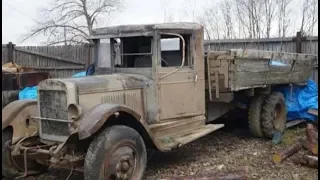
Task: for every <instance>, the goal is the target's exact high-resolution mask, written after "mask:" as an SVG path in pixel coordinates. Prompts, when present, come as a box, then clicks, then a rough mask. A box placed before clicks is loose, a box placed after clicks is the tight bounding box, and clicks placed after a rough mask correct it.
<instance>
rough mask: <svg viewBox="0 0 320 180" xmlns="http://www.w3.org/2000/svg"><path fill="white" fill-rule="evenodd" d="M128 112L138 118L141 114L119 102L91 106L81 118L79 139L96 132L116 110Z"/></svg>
mask: <svg viewBox="0 0 320 180" xmlns="http://www.w3.org/2000/svg"><path fill="white" fill-rule="evenodd" d="M120 111H121V112H126V113H128V114H130V115H132V116H133V117H134V118H135V119H136V120H140V118H141V116H140V115H139V114H138V113H136V112H135V111H133V110H132V109H130V108H129V107H127V106H124V105H119V104H99V105H97V106H95V107H93V108H91V109H90V110H89V111H88V112H86V113H85V114H84V115H82V116H81V118H80V119H79V127H78V135H79V139H85V138H88V137H90V136H91V135H92V134H94V133H96V132H97V131H98V130H99V129H100V128H101V127H102V126H103V124H104V123H105V122H106V121H107V120H108V119H109V117H110V116H112V115H113V114H114V113H116V112H120Z"/></svg>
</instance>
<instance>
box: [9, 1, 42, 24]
mask: <svg viewBox="0 0 320 180" xmlns="http://www.w3.org/2000/svg"><path fill="white" fill-rule="evenodd" d="M3 3H4V4H5V5H7V6H8V7H9V8H11V9H13V10H15V11H17V12H18V13H20V14H22V15H24V16H26V17H28V18H29V19H31V20H33V21H35V22H37V23H39V21H37V20H36V19H34V18H32V17H30V16H29V15H27V14H26V13H24V12H22V11H20V10H18V9H17V8H15V7H13V6H11V5H10V4H8V3H7V2H3Z"/></svg>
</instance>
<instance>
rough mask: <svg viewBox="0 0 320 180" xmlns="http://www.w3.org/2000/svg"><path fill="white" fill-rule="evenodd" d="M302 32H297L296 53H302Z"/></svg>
mask: <svg viewBox="0 0 320 180" xmlns="http://www.w3.org/2000/svg"><path fill="white" fill-rule="evenodd" d="M301 44H302V43H301V32H300V31H299V32H297V39H296V53H301Z"/></svg>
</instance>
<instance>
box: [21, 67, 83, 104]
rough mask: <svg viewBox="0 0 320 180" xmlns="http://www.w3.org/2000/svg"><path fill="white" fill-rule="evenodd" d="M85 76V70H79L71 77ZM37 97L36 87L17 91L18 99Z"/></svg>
mask: <svg viewBox="0 0 320 180" xmlns="http://www.w3.org/2000/svg"><path fill="white" fill-rule="evenodd" d="M83 76H86V72H85V71H83V72H79V73H76V74H74V75H73V76H72V77H83ZM37 97H38V87H37V86H33V87H25V88H24V89H22V90H21V91H20V92H19V99H20V100H21V99H37Z"/></svg>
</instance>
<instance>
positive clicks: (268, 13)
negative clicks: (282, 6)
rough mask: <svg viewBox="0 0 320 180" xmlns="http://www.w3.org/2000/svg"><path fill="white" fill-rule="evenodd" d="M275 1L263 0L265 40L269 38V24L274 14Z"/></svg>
mask: <svg viewBox="0 0 320 180" xmlns="http://www.w3.org/2000/svg"><path fill="white" fill-rule="evenodd" d="M274 2H275V1H274V0H265V1H264V8H265V25H266V38H270V33H271V23H272V21H273V20H274V13H275V7H274V6H275V3H274Z"/></svg>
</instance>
